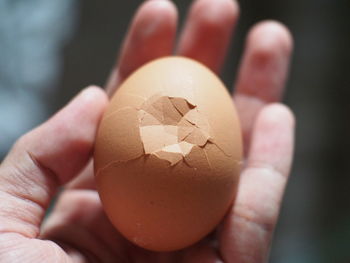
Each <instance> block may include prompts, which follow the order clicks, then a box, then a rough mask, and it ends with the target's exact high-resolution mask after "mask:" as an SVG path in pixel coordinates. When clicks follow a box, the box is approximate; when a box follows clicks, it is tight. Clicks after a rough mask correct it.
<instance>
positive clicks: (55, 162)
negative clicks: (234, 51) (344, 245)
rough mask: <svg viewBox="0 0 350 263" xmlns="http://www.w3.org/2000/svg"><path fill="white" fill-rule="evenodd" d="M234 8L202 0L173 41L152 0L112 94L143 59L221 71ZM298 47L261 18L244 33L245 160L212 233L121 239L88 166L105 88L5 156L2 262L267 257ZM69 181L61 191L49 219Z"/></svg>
mask: <svg viewBox="0 0 350 263" xmlns="http://www.w3.org/2000/svg"><path fill="white" fill-rule="evenodd" d="M238 14H239V8H238V4H237V3H236V2H233V1H232V0H216V1H211V0H196V1H194V2H193V4H192V6H191V8H190V10H189V14H188V17H187V20H186V22H185V25H184V28H183V30H182V32H181V34H180V37H179V41H178V43H177V45H175V34H176V27H177V11H176V8H175V6H174V5H173V4H172V3H171V2H170V1H167V0H149V1H145V2H144V3H143V4H142V5H141V6H140V8H139V9H138V10H137V12H136V14H135V16H134V19H133V21H132V23H131V26H130V28H129V31H128V33H127V35H126V37H125V40H124V44H123V46H122V49H121V51H120V55H119V58H118V60H117V63H116V66H115V68H114V69H113V70H112V73H111V77H110V79H109V81H108V83H107V85H106V92H107V94H108V95H109V96H111V95H112V94H113V92H114V91H115V89H116V88H117V87H118V85H119V84H120V83H121V82H122V81H123V80H124V79H125V78H127V77H128V75H129V74H130V73H132V72H133V71H134V70H135V69H137V68H138V67H140V66H141V65H142V64H144V63H145V62H148V61H150V60H152V59H155V58H158V57H160V56H164V55H170V54H172V53H173V50H176V52H175V53H176V54H178V55H183V56H188V57H191V58H194V59H196V60H198V61H200V62H202V63H204V64H206V65H207V66H208V67H209V68H211V69H212V70H213V71H215V72H217V73H219V71H220V68H221V66H222V65H223V62H224V58H225V57H226V52H227V47H228V45H229V41H230V39H231V34H232V32H233V29H234V27H235V24H236V22H237V19H238ZM291 50H292V38H291V35H290V33H289V32H288V30H287V29H286V28H285V27H284V26H283V25H281V24H280V23H278V22H274V21H263V22H260V23H258V24H257V25H255V26H254V27H253V28H252V29H251V30H250V32H249V33H248V36H247V41H246V45H245V51H244V54H243V58H242V62H241V66H240V69H239V72H238V78H237V82H236V83H235V85H234V94H233V99H234V101H235V103H236V106H237V109H238V112H239V116H240V119H241V122H242V131H243V136H244V144H245V167H244V169H243V171H242V174H241V180H240V184H239V190H238V194H237V197H236V201H235V203H234V205H233V206H232V209H231V210H230V211H229V213H228V214H227V216H226V218H225V219H224V220H223V222H222V224H221V225H220V226H219V227H218V229H217V231H215V232H214V233H212V234H210V235H209V236H208V237H207V238H205V239H204V240H202V241H200V242H199V243H197V244H195V245H193V246H191V247H189V248H186V249H184V250H181V251H176V252H167V253H156V252H150V251H146V250H144V249H141V248H138V247H136V246H134V245H132V244H131V243H130V242H128V241H126V240H125V239H124V238H123V237H122V236H120V234H119V233H118V232H117V231H116V230H115V229H114V228H113V227H112V225H111V224H110V223H109V221H108V219H107V218H106V216H105V214H104V212H103V210H102V207H101V204H100V201H99V197H98V194H97V192H96V191H95V190H94V183H93V176H92V170H91V163H90V164H89V160H90V159H91V152H92V150H93V149H92V147H93V144H94V136H95V133H96V129H97V126H98V123H99V121H100V119H101V116H102V114H103V111H104V109H105V107H106V104H107V103H108V97H107V95H106V93H105V92H104V91H103V90H101V89H100V88H97V87H88V88H86V89H84V90H83V91H82V92H81V93H80V94H78V95H77V96H76V97H75V98H74V99H73V100H72V101H71V102H70V103H69V104H68V105H67V106H65V107H64V108H63V109H62V110H60V111H59V112H58V113H57V114H55V115H54V116H53V117H52V118H51V119H49V120H48V121H47V122H45V123H43V124H42V125H40V126H39V127H37V128H36V129H34V130H32V131H31V132H29V133H27V134H25V135H24V136H22V137H21V138H20V139H19V140H18V141H17V142H16V143H15V145H14V146H13V148H12V149H11V151H10V152H9V154H8V156H7V157H6V158H5V160H4V161H3V162H2V164H1V166H0V200H1V203H0V261H1V262H79V263H80V262H194V263H195V262H204V263H207V262H208V263H209V262H210V263H214V262H215V263H217V262H235V263H241V262H249V263H258V262H265V261H266V260H267V259H268V254H269V249H270V245H271V240H272V235H273V231H274V228H275V225H276V221H277V218H278V214H279V210H280V205H281V200H282V197H283V192H284V188H285V185H286V183H287V180H288V175H289V171H290V166H291V161H292V154H293V139H294V117H293V114H292V112H291V111H290V110H289V109H288V108H287V107H286V106H285V105H283V104H281V103H278V101H279V100H280V99H281V96H282V94H283V87H284V84H285V80H286V77H287V72H288V64H289V59H290V53H291ZM62 186H64V189H65V190H64V191H62V192H61V194H60V195H59V197H58V201H57V204H56V205H55V207H54V210H53V212H52V213H51V214H50V216H49V217H48V218H46V219H45V220H44V215H45V212H46V210H47V208H48V206H49V204H50V202H51V201H52V199H53V198H54V197H55V195H56V196H57V192H58V191H59V189H62Z"/></svg>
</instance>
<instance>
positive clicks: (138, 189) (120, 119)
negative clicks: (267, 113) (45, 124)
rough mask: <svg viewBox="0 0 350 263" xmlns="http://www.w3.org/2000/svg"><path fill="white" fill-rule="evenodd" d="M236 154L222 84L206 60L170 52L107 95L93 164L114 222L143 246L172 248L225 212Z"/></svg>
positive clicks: (231, 110) (231, 111) (236, 132)
mask: <svg viewBox="0 0 350 263" xmlns="http://www.w3.org/2000/svg"><path fill="white" fill-rule="evenodd" d="M241 159H242V138H241V129H240V124H239V119H238V116H237V113H236V110H235V107H234V105H233V101H232V98H231V97H230V95H229V93H228V91H227V89H226V88H225V86H224V85H223V83H222V82H221V81H220V79H219V78H218V77H217V76H216V75H215V74H214V73H213V72H211V71H210V70H209V69H208V68H207V67H205V66H204V65H202V64H200V63H198V62H196V61H194V60H191V59H188V58H184V57H176V56H171V57H164V58H160V59H157V60H154V61H152V62H149V63H147V64H146V65H144V66H142V67H141V68H139V69H138V70H137V71H135V72H134V73H133V74H132V75H131V76H130V77H129V78H128V79H126V80H125V81H124V82H123V83H122V85H121V86H120V88H119V89H118V90H117V92H116V93H115V94H114V96H113V97H112V99H111V101H110V104H109V106H108V107H107V109H106V111H105V113H104V116H103V118H102V121H101V123H100V126H99V129H98V133H97V137H96V144H95V151H94V171H95V178H96V182H97V189H98V192H99V195H100V198H101V201H102V204H103V207H104V210H105V212H106V214H107V216H108V218H109V219H110V221H111V223H112V224H113V225H114V226H115V228H116V229H117V230H118V231H119V232H120V233H121V234H122V235H123V236H124V237H125V238H127V239H128V240H129V241H131V242H132V243H134V244H136V245H138V246H140V247H143V248H145V249H149V250H153V251H173V250H178V249H182V248H185V247H187V246H190V245H192V244H194V243H196V242H197V241H199V240H200V239H202V238H203V237H205V236H206V235H207V234H208V233H210V232H211V231H212V230H214V229H215V227H216V226H217V225H218V224H219V223H220V221H221V220H222V219H223V217H224V216H225V214H226V213H227V211H228V210H229V209H230V207H231V205H232V202H233V200H234V198H235V195H236V190H237V185H238V180H239V173H240V165H241Z"/></svg>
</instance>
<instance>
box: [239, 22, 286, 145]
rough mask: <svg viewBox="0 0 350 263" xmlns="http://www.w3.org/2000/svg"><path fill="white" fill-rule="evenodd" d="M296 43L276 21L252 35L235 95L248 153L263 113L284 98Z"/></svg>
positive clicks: (263, 24) (255, 30) (257, 27)
mask: <svg viewBox="0 0 350 263" xmlns="http://www.w3.org/2000/svg"><path fill="white" fill-rule="evenodd" d="M292 42H293V41H292V37H291V34H290V33H289V31H288V29H287V28H286V27H285V26H283V25H281V24H280V23H278V22H274V21H265V22H261V23H259V24H257V25H256V26H254V27H253V29H252V30H251V31H250V33H249V35H248V38H247V41H246V47H245V52H244V55H243V59H242V64H241V66H240V70H239V74H238V79H237V82H236V85H235V91H234V100H235V103H236V107H237V110H238V113H239V116H240V119H241V125H242V131H243V139H244V145H245V146H246V147H245V149H249V139H250V134H251V130H252V126H253V123H254V120H255V117H256V115H257V113H258V112H259V110H260V109H261V108H262V107H263V106H264V105H265V104H266V103H270V102H276V101H279V100H280V99H281V97H282V94H283V89H284V85H285V82H286V78H287V74H288V65H289V62H290V55H291V51H292V45H293V43H292Z"/></svg>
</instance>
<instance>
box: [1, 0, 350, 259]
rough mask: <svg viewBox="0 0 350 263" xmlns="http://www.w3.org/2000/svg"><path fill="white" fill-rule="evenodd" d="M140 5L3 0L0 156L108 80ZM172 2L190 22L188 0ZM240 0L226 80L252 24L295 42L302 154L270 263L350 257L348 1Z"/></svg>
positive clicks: (292, 88)
mask: <svg viewBox="0 0 350 263" xmlns="http://www.w3.org/2000/svg"><path fill="white" fill-rule="evenodd" d="M213 1H215V0H213ZM141 2H142V1H116V0H105V1H94V0H84V1H79V0H60V1H55V0H33V1H28V0H0V120H1V121H0V160H1V159H2V157H3V156H4V155H5V153H6V152H7V151H8V149H9V147H10V146H11V145H12V144H13V142H14V141H15V140H16V138H17V137H18V136H20V135H21V134H23V133H24V132H26V131H28V130H29V129H31V128H32V127H34V126H36V125H37V124H39V123H41V122H42V121H43V120H45V119H47V118H48V116H50V115H51V114H52V113H54V112H55V111H56V110H57V109H58V108H60V107H62V106H63V105H64V104H65V103H67V101H68V100H69V99H70V98H71V97H72V96H74V95H75V94H76V93H77V92H78V91H79V90H80V89H82V88H83V87H85V86H87V85H89V84H92V83H93V84H97V85H100V86H103V85H104V83H105V81H106V79H107V77H108V75H109V72H110V69H111V68H112V66H113V64H114V62H115V58H116V55H117V51H118V48H119V46H120V44H121V41H122V37H123V35H124V33H125V32H126V29H127V26H128V23H129V20H130V19H131V17H132V15H133V13H134V11H135V9H136V8H137V6H138V5H139V4H140V3H141ZM174 2H175V3H176V5H177V6H178V8H179V13H180V19H181V22H182V21H183V19H184V17H185V14H186V9H187V7H188V6H189V5H190V1H185V0H176V1H174ZM239 2H240V6H241V11H242V12H241V19H240V21H239V24H238V26H237V29H236V35H235V37H234V41H233V42H232V45H231V49H230V54H229V56H228V57H227V64H226V67H225V68H224V70H223V75H222V78H223V80H224V82H225V83H226V84H227V86H228V87H231V86H232V84H231V83H232V82H233V81H234V79H235V73H236V71H237V67H238V63H239V59H240V57H241V54H242V53H241V52H242V48H243V44H244V39H245V36H246V34H247V31H248V29H249V28H250V27H251V26H252V25H253V24H254V23H256V22H258V21H260V20H263V19H277V20H280V21H282V22H283V23H285V24H286V25H287V26H288V27H289V28H290V30H291V31H292V33H293V36H294V39H295V52H294V56H293V62H292V65H291V74H290V79H289V82H288V87H287V92H286V94H285V100H284V102H285V103H286V104H288V105H289V106H290V107H291V108H292V109H293V111H294V112H295V114H296V117H297V138H296V153H295V161H294V166H293V170H292V174H291V179H290V183H289V185H288V187H287V191H286V195H285V199H284V202H283V207H282V211H281V216H280V220H279V223H278V226H277V230H276V234H275V239H274V242H273V246H272V251H271V258H270V262H273V263H279V262H284V263H292V262H293V263H304V262H305V263H313V262H317V263H322V262H332V263H338V262H339V263H343V262H344V263H345V262H350V249H349V248H350V202H349V201H350V196H349V195H350V164H349V162H348V160H347V158H349V156H350V150H349V147H350V139H349V137H348V136H349V135H350V125H349V124H350V121H349V113H350V109H349V108H350V103H349V102H348V97H349V95H350V94H349V92H348V89H349V88H350V85H349V84H350V81H349V78H348V76H347V75H348V74H349V73H348V71H349V65H348V62H349V61H350V52H347V49H348V48H349V47H350V30H349V29H350V23H349V21H347V16H348V14H349V10H350V1H349V0H306V1H305V0H284V1H280V0H265V1H257V0H244V1H243V0H241V1H239Z"/></svg>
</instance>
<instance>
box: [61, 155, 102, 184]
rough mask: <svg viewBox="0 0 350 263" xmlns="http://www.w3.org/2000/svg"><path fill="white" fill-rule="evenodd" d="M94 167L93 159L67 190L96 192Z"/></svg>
mask: <svg viewBox="0 0 350 263" xmlns="http://www.w3.org/2000/svg"><path fill="white" fill-rule="evenodd" d="M93 165H94V163H93V160H92V159H91V160H90V161H89V163H88V164H87V165H86V166H85V167H84V169H83V170H82V171H81V172H80V173H79V175H78V176H77V177H74V178H73V180H71V181H70V182H68V183H67V184H66V185H65V188H66V189H90V190H96V184H95V178H94V174H93V172H94V169H93Z"/></svg>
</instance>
